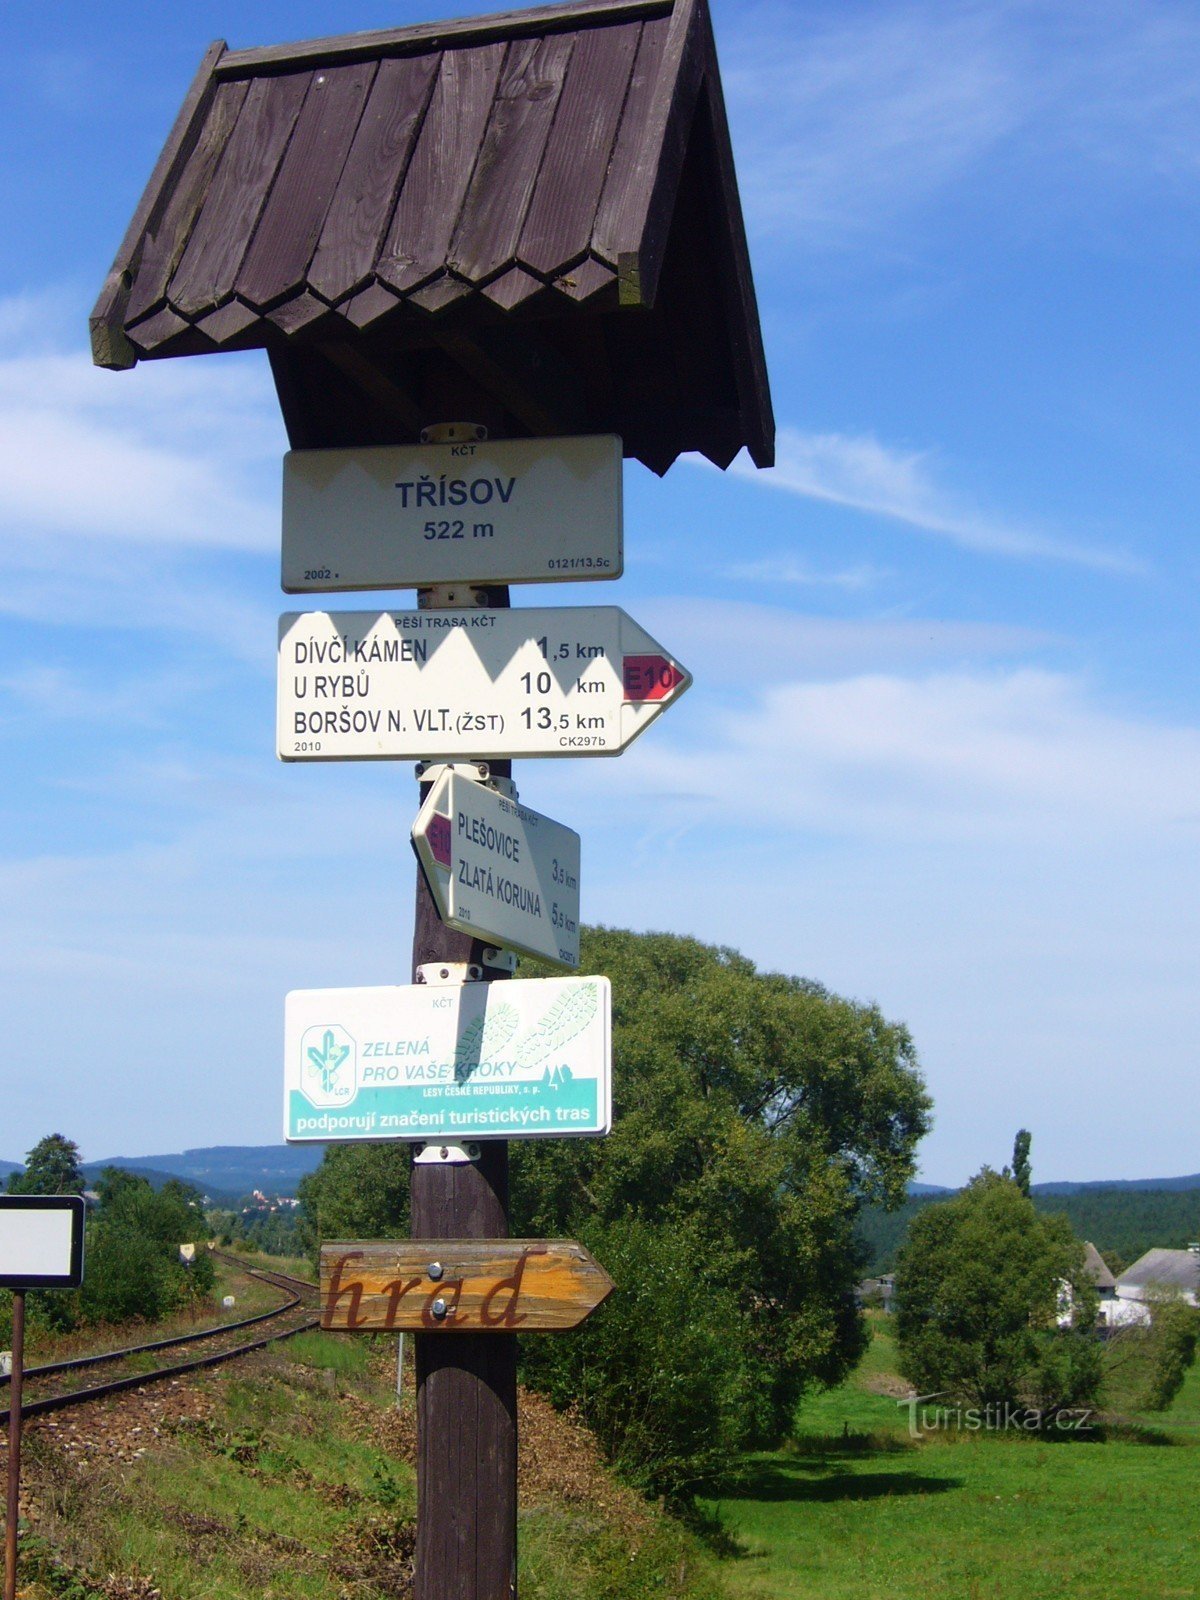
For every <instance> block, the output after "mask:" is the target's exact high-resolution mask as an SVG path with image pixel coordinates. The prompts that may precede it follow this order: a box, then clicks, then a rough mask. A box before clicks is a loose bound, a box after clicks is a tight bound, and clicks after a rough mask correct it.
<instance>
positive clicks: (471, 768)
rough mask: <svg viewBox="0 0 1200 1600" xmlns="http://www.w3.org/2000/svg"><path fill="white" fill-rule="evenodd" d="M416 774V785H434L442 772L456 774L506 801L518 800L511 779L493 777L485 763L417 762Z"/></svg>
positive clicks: (515, 788) (515, 787) (514, 785)
mask: <svg viewBox="0 0 1200 1600" xmlns="http://www.w3.org/2000/svg"><path fill="white" fill-rule="evenodd" d="M416 772H417V782H418V783H436V782H437V781H438V779H439V778H440V777H441V776H442V773H443V772H458V773H461V774H462V776H463V777H464V778H470V780H471V782H472V783H481V784H482V785H483V787H484V788H485V789H493V790H495V792H496V793H497V794H500V795H503V796H504V798H505V799H506V800H514V801H515V800H517V799H519V798H520V796H519V795H518V794H517V786H516V784H515V783H514V782H513V781H512V779H511V778H501V777H498V776H495V775H493V773H492V769H491V767H490V766H489V765H488V763H487V762H486V761H418V762H417V767H416Z"/></svg>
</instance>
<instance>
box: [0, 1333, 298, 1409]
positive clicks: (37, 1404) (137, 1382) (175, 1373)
mask: <svg viewBox="0 0 1200 1600" xmlns="http://www.w3.org/2000/svg"><path fill="white" fill-rule="evenodd" d="M283 1309H285V1310H290V1309H291V1308H290V1307H284V1308H283ZM277 1314H278V1313H276V1315H277ZM320 1320H321V1319H320V1318H319V1317H309V1318H307V1319H306V1320H305V1321H304V1322H299V1323H297V1324H296V1326H295V1327H294V1328H284V1329H282V1330H281V1332H279V1333H269V1334H267V1335H266V1336H265V1338H262V1339H252V1340H250V1341H249V1343H247V1344H239V1345H235V1346H234V1347H233V1349H232V1350H217V1351H215V1352H210V1353H209V1354H208V1355H204V1356H197V1357H196V1359H195V1360H194V1361H183V1362H178V1363H176V1365H174V1366H171V1367H158V1368H157V1369H156V1370H155V1371H153V1372H137V1373H131V1374H130V1375H129V1376H128V1377H124V1378H113V1379H112V1381H111V1382H109V1383H97V1384H93V1385H92V1386H91V1387H90V1388H88V1389H74V1390H72V1391H71V1392H70V1393H68V1394H52V1395H47V1396H46V1397H45V1399H42V1400H26V1401H25V1402H24V1404H23V1405H22V1407H21V1413H22V1415H23V1416H26V1417H36V1416H39V1415H41V1414H44V1413H45V1412H47V1411H65V1410H66V1409H67V1408H68V1407H69V1406H79V1405H84V1404H85V1403H86V1402H88V1401H89V1400H102V1399H103V1398H104V1397H105V1396H106V1395H110V1394H120V1393H122V1392H123V1391H125V1390H129V1389H142V1388H145V1387H146V1385H147V1384H151V1383H161V1382H162V1380H163V1379H164V1378H178V1377H182V1376H183V1375H184V1374H185V1373H188V1372H198V1371H200V1370H201V1369H202V1368H204V1367H216V1366H220V1364H221V1363H222V1362H224V1361H232V1360H234V1359H235V1358H236V1357H237V1356H244V1355H249V1353H250V1352H251V1351H252V1350H262V1349H264V1348H265V1347H266V1346H267V1345H269V1344H277V1343H278V1342H279V1340H281V1339H291V1338H293V1337H294V1336H295V1335H296V1334H298V1333H306V1332H307V1331H308V1330H309V1329H310V1328H315V1327H318V1326H319V1324H320ZM7 1422H8V1412H7V1411H0V1424H7Z"/></svg>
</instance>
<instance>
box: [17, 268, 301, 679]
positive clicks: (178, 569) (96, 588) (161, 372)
mask: <svg viewBox="0 0 1200 1600" xmlns="http://www.w3.org/2000/svg"><path fill="white" fill-rule="evenodd" d="M80 320H81V314H80V310H79V307H78V306H77V305H73V304H72V302H71V300H70V298H69V297H68V296H67V295H65V294H64V293H63V292H60V291H47V292H46V293H43V294H40V295H14V296H9V297H7V298H0V531H2V534H3V539H4V550H5V582H4V584H3V585H0V613H6V614H8V615H10V616H17V617H22V618H25V619H27V620H34V621H39V622H50V623H56V624H59V625H62V624H67V625H79V624H83V625H86V626H90V627H120V628H134V629H137V630H139V631H140V630H146V629H151V630H158V631H162V632H172V631H176V632H177V631H184V632H189V633H190V632H201V633H203V634H205V635H206V636H207V637H210V638H211V639H212V640H213V641H214V643H217V644H220V645H221V646H222V647H223V648H225V649H228V650H233V651H234V652H235V653H237V654H239V655H242V656H247V657H249V656H256V655H258V654H259V653H260V651H265V652H266V653H267V654H269V651H270V639H271V635H272V632H273V627H272V613H271V611H270V609H269V607H268V605H267V604H265V603H264V604H263V605H261V606H260V605H257V604H254V603H252V602H250V601H248V600H247V599H246V597H245V594H246V591H245V589H244V587H242V586H239V585H237V584H235V583H231V582H230V581H229V575H228V569H227V568H224V569H223V568H222V565H221V564H222V563H223V562H226V561H229V560H237V559H239V558H245V557H253V556H262V555H267V554H269V553H270V552H272V551H273V550H275V549H277V548H278V539H279V462H280V458H281V456H282V453H283V450H284V448H285V442H284V438H283V431H282V427H281V424H280V421H279V417H278V407H277V404H276V401H275V398H274V394H273V392H272V389H271V381H270V377H269V375H268V373H267V371H266V367H265V363H263V362H254V361H248V360H245V359H241V358H237V359H234V360H227V359H220V360H206V361H167V362H147V363H143V364H142V365H141V366H140V367H139V368H138V369H137V370H136V371H135V372H132V373H110V372H102V371H100V370H98V369H97V368H95V367H93V366H92V364H91V361H90V358H89V356H88V355H87V354H86V352H85V351H83V350H82V349H80V348H79V347H78V341H77V339H75V338H74V337H72V336H70V330H71V328H72V327H73V326H74V325H75V324H77V323H78V322H79V321H80ZM265 598H266V597H264V599H265ZM264 641H265V643H264Z"/></svg>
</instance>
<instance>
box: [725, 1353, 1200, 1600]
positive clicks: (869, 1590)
mask: <svg viewBox="0 0 1200 1600" xmlns="http://www.w3.org/2000/svg"><path fill="white" fill-rule="evenodd" d="M893 1370H894V1361H893V1350H892V1344H891V1339H890V1336H889V1334H888V1332H887V1330H886V1328H884V1327H883V1326H881V1325H880V1324H879V1323H876V1326H875V1336H874V1339H873V1341H872V1346H871V1350H870V1352H869V1354H868V1357H867V1359H866V1361H865V1362H864V1363H863V1366H862V1367H861V1368H860V1369H859V1371H858V1372H857V1373H855V1374H854V1376H853V1377H852V1378H851V1380H850V1381H849V1382H847V1383H846V1384H844V1385H843V1386H842V1387H841V1388H839V1389H835V1390H832V1391H830V1392H829V1393H827V1394H823V1395H820V1396H816V1397H814V1398H812V1399H811V1400H810V1401H808V1402H807V1403H806V1404H805V1406H804V1408H803V1410H802V1413H801V1417H800V1421H799V1426H798V1429H797V1435H796V1439H795V1442H794V1446H793V1447H792V1448H791V1449H789V1450H787V1451H783V1452H778V1453H775V1454H770V1455H761V1456H756V1457H754V1458H753V1459H752V1460H751V1462H750V1464H749V1466H750V1471H749V1476H748V1479H747V1482H746V1484H745V1485H744V1487H742V1488H741V1489H740V1490H739V1491H738V1492H737V1493H736V1494H733V1495H730V1496H728V1497H727V1498H725V1499H723V1500H721V1501H720V1502H719V1504H718V1506H717V1507H716V1509H717V1511H718V1513H719V1515H720V1518H721V1520H722V1522H723V1524H724V1526H725V1527H726V1529H727V1530H728V1531H729V1533H730V1534H731V1535H733V1536H734V1537H735V1538H736V1539H737V1540H739V1541H740V1542H741V1544H742V1546H743V1553H742V1554H741V1555H740V1556H738V1557H735V1558H734V1559H733V1560H731V1561H729V1562H728V1563H727V1564H726V1565H725V1567H724V1571H723V1576H724V1577H725V1579H726V1582H727V1585H728V1588H729V1590H730V1593H731V1594H732V1595H733V1596H735V1597H737V1600H768V1597H769V1600H818V1597H819V1600H985V1597H986V1600H1017V1597H1018V1596H1019V1597H1021V1600H1029V1597H1033V1600H1049V1597H1058V1596H1063V1597H1069V1600H1093V1597H1094V1600H1149V1597H1151V1596H1153V1597H1154V1600H1173V1597H1179V1600H1184V1597H1187V1600H1195V1597H1196V1596H1197V1595H1200V1541H1197V1538H1196V1534H1197V1529H1198V1526H1200V1517H1198V1513H1197V1505H1196V1489H1197V1473H1198V1470H1200V1371H1197V1370H1195V1369H1194V1370H1193V1371H1192V1372H1191V1373H1190V1374H1189V1376H1188V1380H1187V1383H1186V1385H1185V1387H1184V1389H1183V1391H1182V1392H1181V1394H1180V1395H1179V1397H1178V1398H1177V1400H1176V1401H1175V1404H1174V1405H1173V1406H1172V1408H1171V1410H1170V1411H1169V1412H1168V1413H1166V1414H1165V1416H1163V1417H1161V1418H1154V1419H1146V1421H1147V1426H1146V1427H1145V1428H1144V1429H1142V1430H1140V1431H1139V1430H1136V1429H1127V1430H1124V1431H1122V1432H1121V1433H1120V1434H1119V1435H1116V1436H1113V1435H1110V1436H1109V1437H1107V1438H1096V1439H1094V1440H1092V1441H1090V1442H1088V1441H1085V1440H1083V1439H1071V1440H1067V1441H1048V1440H1046V1439H1044V1438H1042V1437H1038V1436H1020V1435H1014V1434H998V1433H991V1434H988V1433H982V1432H976V1433H971V1432H957V1433H952V1432H946V1433H934V1434H932V1435H928V1436H926V1437H924V1438H922V1439H920V1440H917V1441H914V1440H912V1439H910V1437H909V1434H908V1414H907V1408H905V1407H901V1406H898V1405H897V1404H896V1402H895V1400H893V1399H891V1398H889V1397H888V1396H887V1395H886V1394H880V1393H877V1392H872V1385H874V1386H876V1387H878V1386H880V1385H881V1384H882V1383H883V1382H885V1381H886V1378H887V1375H888V1374H889V1373H891V1372H892V1371H893Z"/></svg>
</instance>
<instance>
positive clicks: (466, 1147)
mask: <svg viewBox="0 0 1200 1600" xmlns="http://www.w3.org/2000/svg"><path fill="white" fill-rule="evenodd" d="M479 1156H480V1148H479V1146H478V1145H477V1144H415V1145H413V1161H414V1162H415V1163H416V1165H417V1166H419V1167H454V1166H468V1165H470V1163H471V1162H472V1161H478V1160H479Z"/></svg>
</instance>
